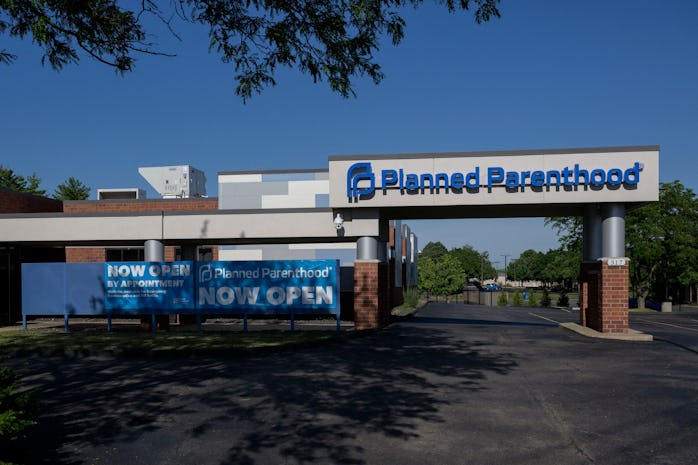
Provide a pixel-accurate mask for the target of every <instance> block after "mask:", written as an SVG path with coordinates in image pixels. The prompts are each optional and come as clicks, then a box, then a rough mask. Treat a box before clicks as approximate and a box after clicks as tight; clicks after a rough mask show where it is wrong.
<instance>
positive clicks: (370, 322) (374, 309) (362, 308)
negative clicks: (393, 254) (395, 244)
mask: <svg viewBox="0 0 698 465" xmlns="http://www.w3.org/2000/svg"><path fill="white" fill-rule="evenodd" d="M387 281H388V264H387V263H381V262H379V261H378V260H356V261H355V262H354V327H355V328H356V329H358V330H362V329H376V328H382V327H383V326H386V325H387V324H388V322H389V321H390V311H389V308H388V293H387V292H386V290H387V285H388V282H387Z"/></svg>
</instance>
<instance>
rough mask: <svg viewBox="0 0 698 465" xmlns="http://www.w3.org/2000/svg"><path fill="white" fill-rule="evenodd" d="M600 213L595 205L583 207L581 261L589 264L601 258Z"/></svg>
mask: <svg viewBox="0 0 698 465" xmlns="http://www.w3.org/2000/svg"><path fill="white" fill-rule="evenodd" d="M601 242H602V241H601V212H600V211H599V207H598V205H596V204H590V205H587V206H585V207H584V220H583V223H582V244H583V245H582V260H583V261H585V262H590V261H594V260H598V259H599V258H601V256H602V255H601V252H602V250H603V249H602V247H601Z"/></svg>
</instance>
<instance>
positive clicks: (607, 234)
mask: <svg viewBox="0 0 698 465" xmlns="http://www.w3.org/2000/svg"><path fill="white" fill-rule="evenodd" d="M601 218H602V220H601V221H602V225H601V229H602V231H601V236H602V238H603V239H602V244H603V245H602V251H601V253H602V256H604V257H625V205H624V204H622V203H606V204H603V205H602V206H601Z"/></svg>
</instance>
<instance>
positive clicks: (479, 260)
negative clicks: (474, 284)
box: [449, 245, 496, 278]
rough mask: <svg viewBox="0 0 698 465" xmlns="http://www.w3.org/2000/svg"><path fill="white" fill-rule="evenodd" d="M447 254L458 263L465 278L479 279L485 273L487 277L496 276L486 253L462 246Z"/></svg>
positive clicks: (468, 246)
mask: <svg viewBox="0 0 698 465" xmlns="http://www.w3.org/2000/svg"><path fill="white" fill-rule="evenodd" d="M449 253H450V254H451V255H453V256H454V257H455V258H456V259H457V260H458V261H459V262H460V264H461V267H462V269H463V272H464V273H465V276H466V278H480V277H481V275H482V274H485V271H487V276H488V277H491V276H493V275H495V276H496V271H494V267H492V264H491V263H490V261H489V257H488V256H487V252H485V253H480V252H478V251H477V250H475V249H474V248H473V247H472V246H470V245H464V246H463V247H460V248H453V249H451V250H450V251H449ZM487 265H489V266H487ZM490 268H491V270H490Z"/></svg>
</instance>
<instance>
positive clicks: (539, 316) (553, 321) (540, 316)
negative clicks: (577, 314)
mask: <svg viewBox="0 0 698 465" xmlns="http://www.w3.org/2000/svg"><path fill="white" fill-rule="evenodd" d="M529 315H531V316H536V317H538V318H542V319H544V320H546V321H550V322H551V323H555V324H558V325H559V324H560V322H559V321H555V320H553V319H551V318H547V317H544V316H543V315H536V314H535V313H529Z"/></svg>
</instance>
